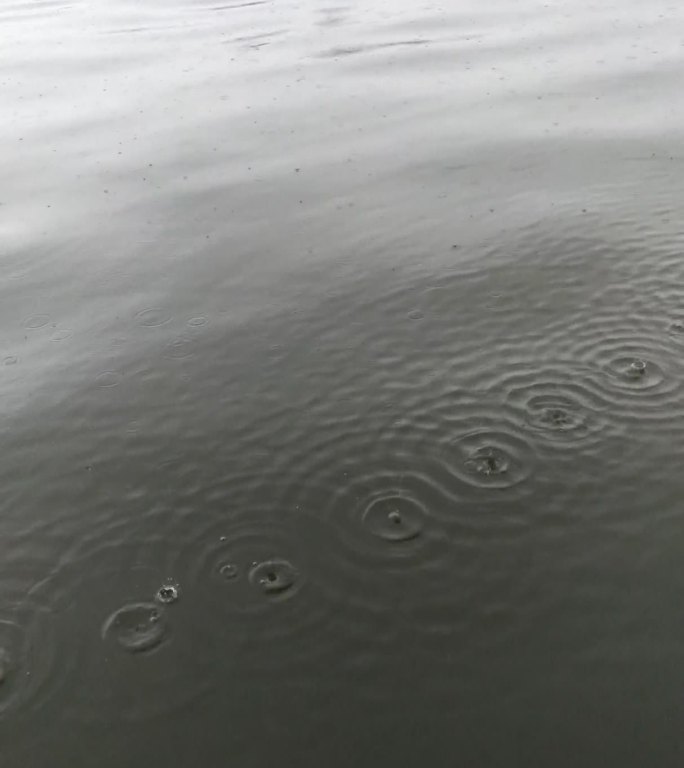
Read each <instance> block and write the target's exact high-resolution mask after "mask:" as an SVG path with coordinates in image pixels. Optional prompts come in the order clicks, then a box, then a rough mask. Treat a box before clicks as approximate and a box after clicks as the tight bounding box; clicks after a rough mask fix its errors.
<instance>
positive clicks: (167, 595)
mask: <svg viewBox="0 0 684 768" xmlns="http://www.w3.org/2000/svg"><path fill="white" fill-rule="evenodd" d="M176 600H178V587H177V586H176V585H175V584H164V585H162V586H161V587H159V589H158V590H157V601H158V602H160V603H164V605H170V604H171V603H175V602H176Z"/></svg>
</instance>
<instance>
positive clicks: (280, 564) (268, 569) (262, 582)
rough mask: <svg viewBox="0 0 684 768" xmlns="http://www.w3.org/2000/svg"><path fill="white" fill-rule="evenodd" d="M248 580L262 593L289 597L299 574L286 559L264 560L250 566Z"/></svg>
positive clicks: (294, 590)
mask: <svg viewBox="0 0 684 768" xmlns="http://www.w3.org/2000/svg"><path fill="white" fill-rule="evenodd" d="M224 568H225V566H224ZM249 580H250V582H251V583H252V584H253V585H254V586H255V587H258V588H259V589H260V590H261V592H262V593H263V594H264V595H268V596H277V595H278V596H284V595H287V596H288V597H291V596H293V595H294V594H295V592H296V587H297V584H298V582H299V574H298V573H297V569H296V568H295V567H294V566H293V565H292V563H288V561H287V560H264V561H263V562H261V563H257V564H256V565H254V566H253V567H252V569H251V571H250V572H249Z"/></svg>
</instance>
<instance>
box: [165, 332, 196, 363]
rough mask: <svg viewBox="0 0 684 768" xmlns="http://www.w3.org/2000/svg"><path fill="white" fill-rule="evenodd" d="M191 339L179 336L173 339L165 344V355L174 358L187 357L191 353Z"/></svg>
mask: <svg viewBox="0 0 684 768" xmlns="http://www.w3.org/2000/svg"><path fill="white" fill-rule="evenodd" d="M193 351H194V349H193V341H192V339H186V338H184V337H182V336H181V337H180V338H178V339H174V340H173V341H171V342H169V343H168V344H167V345H166V348H165V350H164V356H165V357H171V358H173V359H174V360H181V359H182V358H184V357H189V356H190V355H192V354H193Z"/></svg>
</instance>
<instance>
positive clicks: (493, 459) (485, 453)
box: [464, 445, 508, 476]
mask: <svg viewBox="0 0 684 768" xmlns="http://www.w3.org/2000/svg"><path fill="white" fill-rule="evenodd" d="M464 466H465V468H466V469H467V470H468V472H471V473H473V474H476V475H487V476H489V475H503V474H505V473H506V472H508V456H507V455H506V454H505V453H504V451H502V450H500V449H499V448H496V447H495V446H490V445H485V446H482V447H481V448H477V449H476V450H474V451H473V452H472V453H471V455H470V456H468V458H467V459H466V460H465V462H464Z"/></svg>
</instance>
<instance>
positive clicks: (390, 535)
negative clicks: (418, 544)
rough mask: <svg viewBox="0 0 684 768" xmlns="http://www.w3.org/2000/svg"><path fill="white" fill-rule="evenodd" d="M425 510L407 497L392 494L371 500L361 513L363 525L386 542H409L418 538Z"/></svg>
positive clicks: (425, 514) (423, 521)
mask: <svg viewBox="0 0 684 768" xmlns="http://www.w3.org/2000/svg"><path fill="white" fill-rule="evenodd" d="M426 516H427V510H426V509H425V508H424V507H423V506H422V505H421V504H420V503H419V502H418V501H416V500H415V499H412V498H411V497H410V496H408V495H400V494H397V493H392V494H388V495H383V496H380V497H379V498H376V499H373V500H372V501H371V502H370V503H369V504H368V506H367V507H366V509H365V511H364V513H363V524H364V525H365V526H366V528H367V529H368V530H369V531H371V533H373V534H374V535H375V536H379V537H380V538H381V539H386V540H387V541H396V542H401V541H409V540H410V539H415V538H416V537H417V536H420V533H421V531H422V530H423V527H424V525H425V518H426Z"/></svg>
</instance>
